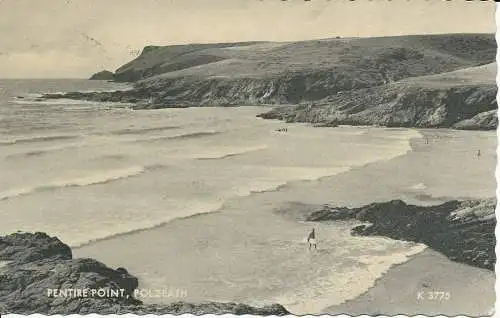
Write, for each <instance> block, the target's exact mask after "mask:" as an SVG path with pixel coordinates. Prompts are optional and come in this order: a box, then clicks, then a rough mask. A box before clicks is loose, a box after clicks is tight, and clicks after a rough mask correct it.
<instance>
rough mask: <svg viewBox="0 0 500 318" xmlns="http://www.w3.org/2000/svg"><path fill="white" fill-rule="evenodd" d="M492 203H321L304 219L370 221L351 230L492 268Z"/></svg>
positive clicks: (493, 242)
mask: <svg viewBox="0 0 500 318" xmlns="http://www.w3.org/2000/svg"><path fill="white" fill-rule="evenodd" d="M495 204H496V202H495V201H494V200H477V201H449V202H446V203H444V204H441V205H436V206H416V205H410V204H406V203H405V202H403V201H401V200H393V201H389V202H383V203H372V204H369V205H365V206H363V207H360V208H346V207H340V208H338V207H329V206H324V207H323V208H322V209H320V210H318V211H314V212H312V213H310V214H309V216H308V217H307V220H308V221H328V220H342V219H344V220H345V219H357V220H360V221H365V222H369V223H371V224H370V225H360V226H357V227H355V228H354V229H352V234H353V235H377V236H386V237H389V238H392V239H396V240H405V241H413V242H419V243H424V244H426V245H427V246H429V247H430V248H432V249H434V250H436V251H439V252H441V253H443V254H444V255H446V256H447V257H448V258H449V259H451V260H453V261H457V262H461V263H465V264H468V265H472V266H476V267H481V268H486V269H489V270H495V262H496V256H495V244H496V239H495V225H496V218H495Z"/></svg>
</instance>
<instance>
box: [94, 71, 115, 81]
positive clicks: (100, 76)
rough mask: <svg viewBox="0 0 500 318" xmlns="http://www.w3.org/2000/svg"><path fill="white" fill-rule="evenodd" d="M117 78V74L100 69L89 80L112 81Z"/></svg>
mask: <svg viewBox="0 0 500 318" xmlns="http://www.w3.org/2000/svg"><path fill="white" fill-rule="evenodd" d="M114 79H115V74H114V73H113V72H110V71H108V70H104V71H100V72H97V73H95V74H93V75H92V76H91V77H90V78H89V80H100V81H112V80H114Z"/></svg>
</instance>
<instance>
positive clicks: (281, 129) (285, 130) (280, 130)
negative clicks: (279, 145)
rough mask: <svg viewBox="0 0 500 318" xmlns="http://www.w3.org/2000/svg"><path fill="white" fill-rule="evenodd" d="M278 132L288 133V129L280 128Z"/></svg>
mask: <svg viewBox="0 0 500 318" xmlns="http://www.w3.org/2000/svg"><path fill="white" fill-rule="evenodd" d="M276 131H278V132H287V131H288V128H286V127H285V128H278V129H276Z"/></svg>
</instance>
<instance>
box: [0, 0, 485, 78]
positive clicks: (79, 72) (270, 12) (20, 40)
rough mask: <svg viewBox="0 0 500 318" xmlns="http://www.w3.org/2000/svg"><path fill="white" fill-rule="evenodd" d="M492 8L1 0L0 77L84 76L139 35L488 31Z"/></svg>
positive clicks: (139, 43) (228, 37)
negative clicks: (8, 62) (21, 75)
mask: <svg viewBox="0 0 500 318" xmlns="http://www.w3.org/2000/svg"><path fill="white" fill-rule="evenodd" d="M494 11H495V3H493V2H490V3H480V4H477V3H468V2H466V1H439V2H437V1H436V2H431V1H347V0H339V1H324V0H322V1H309V2H305V1H302V0H288V1H279V0H264V1H256V0H210V1H207V0H106V1H102V0H71V1H69V3H68V1H67V0H36V1H32V0H4V1H3V2H1V3H0V34H1V35H2V36H1V37H0V50H1V51H2V52H4V53H5V54H4V55H3V56H1V57H0V63H1V64H2V65H0V77H12V76H13V74H23V76H33V77H44V76H47V75H51V77H67V76H70V75H71V76H80V77H87V76H88V75H89V74H90V73H93V72H95V71H98V70H99V69H100V68H106V69H110V70H114V69H116V68H117V67H118V66H119V65H121V64H123V63H125V62H127V61H128V60H130V59H131V58H132V56H131V55H130V53H129V52H130V50H131V49H136V50H137V49H141V48H142V47H144V46H145V45H149V44H153V45H169V44H181V43H193V42H198V43H200V42H234V41H248V40H269V41H293V40H303V39H312V38H326V37H333V36H338V35H340V36H381V35H401V34H423V33H460V32H492V33H493V32H494V31H495V23H494ZM443 17H446V19H443ZM6 56H8V59H9V61H10V64H9V65H3V64H5V63H4V62H5V61H6ZM66 59H71V60H68V61H67V60H66ZM43 61H46V62H43ZM53 61H58V63H55V62H53ZM37 63H42V64H41V65H36V64H37ZM43 63H45V64H43ZM30 72H31V73H30ZM16 77H18V76H16Z"/></svg>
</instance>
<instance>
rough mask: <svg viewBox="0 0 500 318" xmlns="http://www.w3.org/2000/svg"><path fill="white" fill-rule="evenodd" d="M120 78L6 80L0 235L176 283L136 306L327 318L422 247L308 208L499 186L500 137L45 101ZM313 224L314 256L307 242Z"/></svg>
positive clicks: (213, 110) (435, 198) (146, 282)
mask: <svg viewBox="0 0 500 318" xmlns="http://www.w3.org/2000/svg"><path fill="white" fill-rule="evenodd" d="M128 88H129V86H127V85H126V84H119V83H110V82H104V81H88V80H74V79H64V80H56V79H50V80H35V79H33V80H0V180H1V182H0V213H1V216H2V221H1V222H0V234H2V235H5V234H8V233H13V232H16V231H43V232H47V233H48V234H50V235H53V236H57V237H59V238H60V239H61V240H62V241H63V242H65V243H67V244H68V245H70V246H71V247H72V248H73V252H74V256H75V257H94V258H97V259H99V260H100V261H103V262H104V263H106V264H107V265H109V266H114V267H125V268H127V269H128V270H129V271H130V272H131V273H133V274H134V275H136V276H138V277H139V280H140V284H141V288H144V289H149V290H162V289H168V290H170V291H172V290H181V291H182V292H181V293H180V294H177V296H178V297H172V294H171V293H169V295H168V297H167V296H165V295H164V296H162V297H149V298H148V296H144V295H143V296H144V297H143V300H144V301H145V302H152V303H169V302H173V301H178V300H183V301H191V302H204V301H238V302H244V303H247V304H250V305H266V304H270V303H280V304H283V305H284V306H285V307H286V308H287V309H289V310H290V311H292V312H294V313H297V314H305V313H320V312H322V310H323V309H324V308H326V307H328V306H332V305H336V304H340V303H342V302H344V301H345V300H347V299H352V298H354V297H356V296H358V295H360V294H362V293H363V292H364V291H366V290H367V289H368V288H370V287H371V286H373V284H374V282H375V281H376V279H377V278H379V277H380V276H381V275H383V274H384V273H385V272H387V270H388V269H390V268H391V267H392V266H393V265H395V264H399V263H402V262H405V261H407V260H408V259H409V258H410V257H411V256H412V255H415V254H417V253H419V252H421V251H423V250H424V249H425V246H423V245H421V244H415V243H410V242H403V241H395V240H390V239H387V238H382V237H369V238H368V237H353V236H351V235H350V229H351V228H352V227H354V226H356V225H359V224H360V223H359V222H357V221H342V222H326V223H311V222H307V221H306V220H305V217H304V215H305V214H306V212H307V211H310V210H311V209H314V208H317V207H320V206H321V204H333V205H342V206H344V205H345V206H359V205H361V204H366V203H371V202H374V201H377V200H380V201H381V200H386V199H394V198H401V199H405V200H407V201H409V202H415V203H421V204H435V203H439V202H443V201H446V200H447V199H450V198H477V197H489V196H494V188H495V183H494V179H493V175H492V172H493V171H494V163H495V160H496V157H495V147H496V136H495V134H494V133H493V132H453V131H450V130H433V131H425V130H416V129H399V128H383V127H349V126H341V127H336V128H318V127H313V126H312V125H309V124H299V123H294V124H292V123H284V122H281V121H275V120H264V119H261V118H258V117H257V115H258V114H259V113H262V112H264V111H266V110H267V109H268V108H267V107H264V106H259V107H256V106H246V107H220V108H219V107H193V108H171V109H157V110H134V109H132V106H133V105H130V104H120V103H97V102H86V101H75V100H64V99H58V100H43V99H40V96H41V94H42V93H48V92H66V91H109V90H116V89H128ZM280 128H287V130H286V131H279V130H280ZM424 136H426V137H427V139H429V138H430V140H431V142H430V145H429V144H426V143H424V140H425V138H424ZM437 144H439V145H440V146H439V147H437V146H435V145H437ZM476 145H479V146H478V147H482V149H481V150H482V153H483V158H481V160H483V161H482V163H481V164H478V163H477V162H475V161H473V160H476V159H474V158H473V153H474V152H475V151H476ZM432 147H434V148H432ZM430 149H433V150H432V152H431V150H430ZM411 158H413V159H411ZM450 158H455V159H450ZM469 167H474V169H468V168H469ZM467 169H468V170H467ZM458 175H463V176H464V179H463V180H465V181H461V182H457V181H458V180H459V179H458V178H457V176H458ZM490 177H491V179H490ZM460 180H462V179H460ZM312 228H315V229H316V232H317V236H318V249H317V250H309V249H308V245H307V243H306V237H307V234H308V233H309V231H310V230H311V229H312ZM174 294H175V293H174ZM179 297H181V299H178V298H179Z"/></svg>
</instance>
